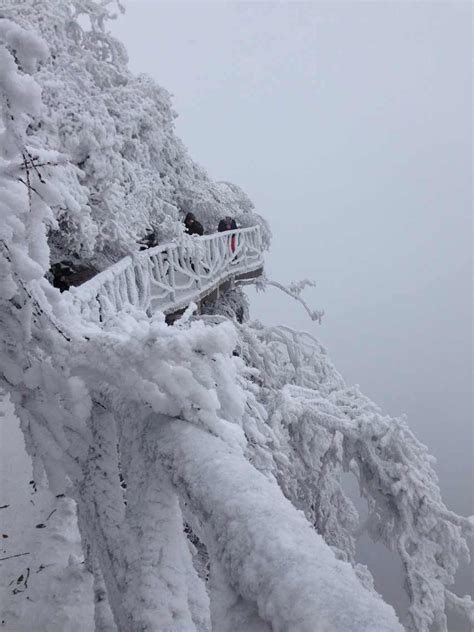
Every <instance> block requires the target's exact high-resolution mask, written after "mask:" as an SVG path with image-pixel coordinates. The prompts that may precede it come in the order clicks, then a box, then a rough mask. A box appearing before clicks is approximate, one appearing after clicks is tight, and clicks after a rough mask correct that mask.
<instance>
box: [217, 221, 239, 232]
mask: <svg viewBox="0 0 474 632" xmlns="http://www.w3.org/2000/svg"><path fill="white" fill-rule="evenodd" d="M217 230H218V231H219V232H220V233H223V232H224V231H225V230H237V224H236V223H235V219H232V218H231V217H224V219H221V221H220V222H219V226H218V227H217Z"/></svg>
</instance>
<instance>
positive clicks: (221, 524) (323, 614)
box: [148, 417, 403, 632]
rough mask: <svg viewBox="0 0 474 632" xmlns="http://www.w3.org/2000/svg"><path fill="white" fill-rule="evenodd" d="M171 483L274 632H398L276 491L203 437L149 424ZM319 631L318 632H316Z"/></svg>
mask: <svg viewBox="0 0 474 632" xmlns="http://www.w3.org/2000/svg"><path fill="white" fill-rule="evenodd" d="M154 422H155V428H154V429H153V431H152V430H151V428H150V434H149V437H148V441H149V442H150V441H155V448H154V450H155V454H156V457H157V458H161V459H164V463H165V464H166V465H167V467H168V471H169V472H170V474H171V476H172V480H173V481H174V482H175V484H176V485H177V487H178V489H180V490H181V492H182V493H183V494H184V497H185V498H187V499H188V500H189V501H190V502H191V504H192V506H193V509H194V512H195V513H196V514H197V515H198V516H199V518H200V519H201V520H202V521H203V522H204V523H205V525H206V529H207V532H208V533H210V534H211V537H212V538H213V541H214V545H215V547H216V551H217V556H218V559H219V562H220V564H221V565H222V566H223V568H224V569H225V572H226V576H227V577H228V578H229V581H230V583H231V585H232V586H233V587H234V589H235V590H237V592H238V593H239V594H240V595H241V596H242V597H243V598H244V599H245V600H246V601H247V602H250V603H255V604H256V608H257V610H258V613H259V615H260V616H261V618H262V619H263V620H264V621H266V622H267V623H269V624H270V626H271V629H272V630H274V631H275V632H286V631H288V630H292V632H312V631H314V630H315V629H318V630H328V631H329V630H330V631H331V632H353V631H354V630H364V632H385V631H387V632H388V631H395V630H397V631H401V630H402V629H403V628H402V626H401V625H400V624H399V623H398V621H397V619H396V616H395V613H394V612H393V610H392V609H391V608H390V607H389V606H387V605H386V604H384V603H383V602H382V601H381V600H380V599H379V598H378V597H377V596H376V595H375V594H374V593H372V592H369V591H368V590H366V589H365V588H363V587H362V585H361V584H360V583H359V581H358V579H357V578H356V575H355V573H354V571H353V569H352V568H351V566H350V565H349V564H347V563H343V562H339V561H338V560H337V559H336V558H335V556H334V554H333V553H332V551H331V550H330V549H329V547H328V546H327V545H326V544H325V543H324V541H323V539H322V538H321V536H319V535H318V534H317V533H316V532H315V531H314V529H312V527H311V525H310V524H309V523H308V522H307V521H306V519H305V518H304V516H303V515H302V514H301V513H299V512H298V511H296V509H295V508H294V507H293V506H292V505H291V503H290V502H289V501H288V500H286V499H285V498H284V496H283V495H282V493H281V491H280V489H279V487H278V486H277V485H276V484H275V483H271V482H269V481H268V479H267V478H266V477H265V476H263V475H262V474H260V473H259V472H258V471H257V470H255V469H254V468H253V467H252V466H251V465H250V464H249V463H248V462H247V461H245V460H243V459H242V457H241V455H240V454H239V453H238V452H236V451H235V450H231V449H229V448H228V447H227V446H226V445H225V444H224V443H223V441H222V440H220V439H218V438H216V437H213V436H212V435H211V434H209V433H208V432H205V431H203V430H200V429H199V428H196V427H194V426H192V425H190V424H186V423H185V422H182V421H178V420H174V421H173V420H166V419H165V418H163V417H156V418H155V419H154ZM315 626H316V628H315Z"/></svg>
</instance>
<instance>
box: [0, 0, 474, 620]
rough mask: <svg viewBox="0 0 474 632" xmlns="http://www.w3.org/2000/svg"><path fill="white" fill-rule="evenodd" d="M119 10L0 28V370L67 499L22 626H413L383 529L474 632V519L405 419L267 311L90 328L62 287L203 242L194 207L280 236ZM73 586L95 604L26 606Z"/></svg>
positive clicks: (26, 18) (64, 14)
mask: <svg viewBox="0 0 474 632" xmlns="http://www.w3.org/2000/svg"><path fill="white" fill-rule="evenodd" d="M111 6H112V4H111V3H109V2H96V1H94V0H76V1H72V0H71V1H69V0H63V1H62V2H57V1H56V0H40V1H39V2H35V3H29V2H23V3H19V4H17V5H16V6H14V5H10V6H9V8H8V9H4V10H2V11H3V16H1V17H0V70H1V72H0V99H1V108H2V109H1V113H2V123H1V125H2V127H1V128H0V193H1V196H0V219H1V222H0V241H1V248H0V253H1V254H0V324H1V338H0V344H1V355H0V376H1V379H2V386H3V388H4V389H5V390H7V391H8V392H9V393H10V397H11V400H12V402H13V404H14V406H15V412H16V414H17V415H18V417H19V418H20V421H21V429H22V431H23V436H24V440H25V445H26V449H27V452H28V454H29V455H30V456H31V458H32V466H33V474H32V480H33V481H35V484H36V485H38V486H40V485H42V486H47V488H48V490H47V491H46V490H43V491H41V492H39V493H40V494H41V496H38V497H37V498H38V503H39V505H40V507H41V511H44V510H46V508H50V509H49V511H48V512H47V513H48V515H47V517H46V519H45V521H44V524H45V527H44V528H41V529H40V530H39V531H38V532H37V533H38V534H43V533H44V536H42V538H43V539H39V540H38V538H39V536H38V537H36V536H37V533H36V532H35V538H34V540H36V541H37V542H38V544H37V545H36V544H34V542H32V541H31V540H30V542H32V544H33V546H37V548H38V549H39V548H41V554H39V553H38V552H37V551H36V552H35V557H34V564H35V565H32V566H31V567H28V568H29V569H30V570H29V575H28V586H26V587H25V590H23V589H22V590H16V591H15V590H14V589H17V588H18V586H20V587H22V588H23V587H24V580H25V574H24V573H21V575H22V579H21V580H19V577H20V574H18V575H17V576H15V573H12V572H10V571H8V573H5V572H3V571H2V583H3V586H2V590H3V593H2V595H3V597H4V598H5V599H4V600H5V602H6V607H4V609H3V612H4V614H3V617H2V619H3V620H4V621H5V625H6V626H9V625H10V626H13V627H10V628H8V627H7V629H16V630H25V632H26V630H30V629H31V622H32V621H33V620H35V618H36V621H38V622H39V623H38V625H39V626H40V627H39V628H38V629H41V630H45V631H46V630H48V632H56V631H57V632H59V630H61V632H64V631H65V630H69V629H71V630H73V629H74V630H76V629H79V628H77V627H74V618H75V617H77V616H79V615H77V614H76V613H77V604H78V603H79V604H80V603H82V604H84V612H85V613H87V616H88V617H89V618H88V619H87V618H86V617H84V619H81V624H84V622H85V621H86V620H87V621H91V616H92V615H91V604H92V603H94V615H93V616H94V621H95V623H94V625H95V629H96V630H100V631H105V630H110V631H112V630H119V631H120V632H125V631H126V632H129V631H132V630H133V631H135V630H137V631H138V630H156V631H158V630H160V631H163V630H169V631H178V630H180V631H183V632H191V631H192V630H210V629H213V630H216V631H218V632H225V631H226V630H228V631H229V632H230V631H231V630H232V631H235V630H242V631H243V630H246V631H253V630H254V631H257V630H258V631H262V632H263V631H266V630H281V631H288V630H292V631H294V632H299V631H301V632H309V631H314V630H320V631H321V632H322V631H326V630H328V631H329V630H330V631H331V632H349V631H351V632H353V630H355V629H356V630H361V631H362V630H364V631H366V632H369V631H373V632H383V631H384V630H387V631H389V630H390V631H395V630H401V629H402V626H401V624H400V623H399V622H398V620H397V618H396V616H395V613H394V612H393V610H392V609H391V608H390V607H389V606H388V605H387V604H384V602H383V601H382V600H381V599H380V597H379V596H378V595H377V594H376V592H375V591H374V590H373V586H372V580H371V575H370V571H369V569H367V568H365V567H362V566H360V565H358V564H356V562H355V559H354V551H355V542H356V538H357V535H358V533H360V532H361V531H362V530H364V529H365V530H367V531H368V532H369V534H370V535H371V536H372V537H373V538H375V539H378V540H381V541H382V542H384V543H385V544H386V545H387V546H388V547H390V548H391V549H394V550H396V551H397V552H398V553H399V555H400V557H401V560H402V563H403V567H404V572H405V579H406V587H407V592H408V595H409V598H410V603H411V608H410V612H409V615H408V617H407V620H406V622H404V625H405V626H406V628H407V629H409V630H412V631H416V632H428V631H429V630H430V629H436V630H440V631H442V630H447V627H446V615H445V609H446V608H447V607H453V608H455V609H458V610H460V611H464V612H465V613H466V614H467V616H468V617H470V620H471V621H472V620H473V617H474V614H473V608H472V603H471V602H470V600H469V599H468V598H465V599H463V600H461V599H459V598H458V597H456V596H455V595H453V594H452V593H451V592H450V591H449V589H448V588H447V587H448V586H449V584H450V583H451V582H452V580H453V577H454V574H455V572H456V570H457V567H458V563H459V561H460V560H461V559H463V558H466V557H467V555H468V551H467V547H466V543H465V537H466V536H467V535H472V532H473V530H474V524H473V521H472V520H469V519H466V518H462V517H459V516H457V515H455V514H453V513H452V512H450V511H449V510H448V509H447V508H446V507H445V505H444V504H443V501H442V499H441V496H440V492H439V488H438V484H437V480H436V475H435V473H434V470H433V467H432V458H431V457H430V456H429V454H428V451H427V449H426V447H425V446H423V445H421V444H420V443H419V442H418V441H417V439H416V438H415V437H414V436H413V434H412V433H411V431H410V429H409V427H408V425H407V423H406V421H405V420H404V419H395V418H390V417H387V416H384V415H383V414H382V413H381V411H380V410H379V409H378V407H377V406H376V405H375V404H374V403H373V402H371V401H370V400H368V399H367V398H366V397H364V396H363V394H362V393H360V392H359V390H358V389H357V388H351V387H347V385H346V384H345V383H344V381H343V379H342V377H341V376H340V375H339V373H338V372H337V371H336V369H335V368H334V367H333V365H332V364H331V362H330V360H329V358H328V357H327V354H326V352H325V350H324V348H323V347H322V346H321V345H320V343H319V342H318V341H317V340H315V339H314V338H312V337H311V336H309V335H308V334H304V333H299V332H295V331H292V330H290V329H288V328H286V327H285V326H284V325H282V326H280V327H271V328H270V327H265V326H263V325H261V324H260V323H258V322H252V321H249V320H248V317H247V305H246V301H245V298H244V297H243V295H242V293H241V291H240V290H232V291H231V292H229V293H228V294H227V295H225V296H224V297H222V298H221V299H219V300H218V301H217V303H216V304H215V305H214V306H213V307H209V306H208V307H207V310H206V311H207V314H203V315H201V316H200V317H194V318H193V317H192V315H191V314H190V313H187V314H186V317H185V318H183V319H182V320H181V322H178V323H177V324H176V325H175V326H173V327H168V326H167V325H166V323H165V321H164V317H163V314H161V313H160V312H159V311H157V312H155V313H154V314H153V315H152V316H151V317H150V315H147V314H146V313H144V312H143V311H141V310H140V309H139V308H138V306H134V305H133V304H132V305H129V306H128V307H127V309H126V310H122V311H118V312H117V313H115V314H113V315H112V316H111V317H110V318H109V319H108V320H107V322H105V323H98V324H95V325H93V326H92V325H91V326H88V328H87V332H85V330H84V327H83V323H82V322H81V319H80V317H79V316H78V314H77V312H76V311H74V310H73V309H72V308H71V303H70V301H68V300H67V299H66V297H65V296H64V295H61V294H60V293H59V292H58V291H57V290H56V289H55V288H53V287H52V286H51V285H50V283H49V281H48V279H47V277H46V276H45V275H47V273H48V270H49V268H50V266H51V263H54V262H56V261H59V260H61V259H64V258H68V259H75V260H77V261H81V262H84V261H85V262H88V263H91V264H93V265H95V266H97V267H99V268H100V267H106V266H107V265H108V264H109V263H110V262H112V261H116V260H117V259H118V258H120V257H121V256H122V255H123V254H128V253H129V252H133V251H134V250H136V249H137V245H136V242H137V240H138V239H139V238H140V237H142V236H143V235H144V234H145V233H146V231H147V230H150V229H151V228H153V229H154V230H156V231H157V233H158V238H159V240H161V241H163V240H170V239H175V240H180V239H182V237H181V235H182V232H183V226H182V214H183V213H184V212H186V211H190V210H191V211H194V212H196V214H198V215H199V217H200V219H202V221H203V223H204V226H205V228H207V230H214V229H215V226H216V224H217V220H218V219H219V218H220V217H222V215H225V214H231V215H233V216H234V217H236V219H237V220H238V221H239V223H240V224H241V225H243V226H245V225H253V224H255V223H259V224H260V225H261V227H262V230H263V233H264V237H265V244H266V245H268V244H269V233H268V229H267V227H266V222H265V221H264V220H262V219H261V218H260V217H259V216H258V215H257V214H256V213H255V212H254V210H253V207H252V204H251V202H250V201H249V200H248V198H247V197H246V196H245V194H244V193H243V192H241V191H240V189H238V187H236V186H234V185H230V184H228V183H213V182H212V181H210V180H209V179H208V177H207V176H206V174H205V173H204V172H203V170H202V169H200V168H199V167H197V166H196V164H195V163H193V162H192V160H191V159H190V158H189V156H188V155H187V153H186V150H185V149H184V147H183V146H182V144H181V143H180V142H179V140H178V139H177V138H176V137H175V135H174V131H173V126H172V121H173V116H174V115H173V113H172V110H171V107H170V100H169V96H168V95H167V93H166V92H165V91H164V90H163V89H161V88H159V87H158V86H156V85H155V84H154V83H153V82H151V81H150V80H149V79H147V78H144V77H134V76H132V75H131V74H130V73H129V72H128V70H127V68H126V54H125V52H124V50H123V48H122V46H121V45H120V44H119V43H118V42H116V41H115V40H114V39H113V38H111V37H110V36H109V35H108V34H107V32H106V30H105V29H106V23H107V22H106V18H107V15H108V11H109V8H110V7H111ZM235 315H238V316H239V318H238V319H237V318H235ZM237 321H242V322H237ZM348 471H349V472H351V473H352V474H353V475H354V476H355V477H356V479H357V480H358V482H359V486H360V490H361V493H362V495H363V496H364V497H365V498H366V500H367V504H368V518H367V520H366V521H365V523H364V524H362V525H361V524H359V522H360V520H359V516H358V514H357V511H356V509H355V507H354V506H353V504H352V502H351V501H350V498H349V497H348V496H347V494H346V493H345V491H344V488H343V485H342V478H343V474H344V472H348ZM63 494H64V495H65V497H64V498H63ZM7 504H8V503H7ZM8 509H9V508H6V509H5V510H2V511H8ZM53 509H55V510H56V511H55V512H54V513H51V512H52V511H53ZM75 510H77V527H78V533H79V534H80V538H81V540H80V542H81V550H80V552H78V551H77V546H78V543H77V538H76V537H75V536H74V533H73V531H74V524H75V516H74V511H75ZM40 513H41V512H40ZM49 514H50V515H49ZM61 525H62V526H63V528H64V530H65V535H64V536H63V538H62V539H61V537H62V536H61ZM55 538H59V540H60V541H61V547H58V548H57V550H54V546H53V545H52V542H54V539H55ZM68 546H69V547H71V554H72V555H73V557H72V558H71V559H70V560H69V561H68V562H67V563H66V561H65V555H66V551H67V548H68ZM74 556H75V557H74ZM80 556H82V558H81V557H80ZM5 557H8V556H5ZM14 559H20V558H14ZM48 559H50V563H51V564H54V565H55V567H54V572H53V571H51V570H50V571H47V569H41V571H39V572H38V569H39V567H40V566H44V565H45V564H48ZM7 561H9V562H10V561H11V560H7ZM23 562H24V560H22V562H21V563H22V564H23ZM36 562H38V564H36ZM82 562H84V563H83V564H82ZM2 568H3V569H4V568H6V567H5V566H3V567H2ZM10 568H11V567H10ZM15 568H16V567H15ZM33 570H34V574H33ZM43 571H44V572H43ZM62 578H63V579H64V581H66V579H67V581H68V585H70V586H73V587H74V591H75V593H74V594H75V595H76V596H77V599H76V600H71V595H70V594H69V593H68V594H65V591H64V590H59V588H58V589H54V591H55V592H54V595H55V599H56V604H54V603H51V606H50V607H49V606H47V607H43V608H42V610H41V612H40V611H39V610H38V611H37V610H36V609H35V606H34V605H32V603H26V602H27V601H28V600H30V601H32V602H33V604H34V603H35V596H36V598H39V597H41V595H44V594H50V593H48V590H49V588H47V587H46V588H45V585H44V584H47V586H49V587H50V586H52V585H53V584H54V585H56V586H60V584H61V579H62ZM11 579H12V580H13V586H14V589H13V588H12V585H11V584H10V580H11ZM15 582H16V583H15ZM48 582H50V584H49V583H48ZM38 596H39V597H38ZM87 604H88V605H87ZM2 606H3V604H2ZM56 606H57V607H56ZM58 612H60V614H61V617H59V619H58V617H57V615H58ZM48 617H50V618H48ZM55 617H56V618H55ZM58 621H59V622H58ZM91 625H92V624H91ZM15 626H16V627H15ZM61 626H62V627H61ZM69 626H70V627H69ZM85 629H87V628H85ZM91 629H92V628H91Z"/></svg>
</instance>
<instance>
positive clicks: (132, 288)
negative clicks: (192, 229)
mask: <svg viewBox="0 0 474 632" xmlns="http://www.w3.org/2000/svg"><path fill="white" fill-rule="evenodd" d="M262 266H263V248H262V239H261V234H260V227H259V226H251V227H250V228H241V229H238V230H234V231H226V232H223V233H214V234H212V235H204V236H203V237H187V236H185V237H184V238H183V240H182V241H181V242H180V243H170V244H163V245H161V246H156V247H155V248H150V249H149V250H145V251H143V252H140V253H137V254H134V255H129V256H127V257H124V258H123V259H121V260H120V261H118V262H117V263H116V264H114V265H112V266H111V267H110V268H107V269H106V270H104V271H103V272H100V273H99V274H97V275H96V276H95V277H94V278H93V279H91V280H90V281H87V282H86V283H84V284H83V285H81V286H79V287H73V288H71V289H70V291H69V293H70V295H71V296H72V299H73V303H74V304H75V305H76V307H77V308H78V309H79V310H80V312H81V315H82V317H83V318H84V319H86V320H92V321H94V322H97V323H99V322H103V321H105V320H107V318H108V317H110V316H112V315H113V314H116V313H117V312H119V311H120V310H122V309H124V308H127V307H128V306H133V307H136V308H138V309H141V310H144V311H150V310H151V311H153V310H155V309H159V310H160V311H162V312H164V313H165V314H170V313H173V312H176V311H178V310H180V309H183V308H185V307H186V306H187V305H189V303H190V302H191V301H193V302H196V303H198V302H199V301H200V300H201V299H202V298H204V297H205V296H207V295H208V294H210V293H211V292H213V291H214V290H215V289H216V288H218V287H219V286H220V285H221V284H222V283H224V282H225V281H227V280H229V279H236V278H238V277H239V276H240V275H245V274H249V273H252V272H257V271H258V270H260V269H261V268H262Z"/></svg>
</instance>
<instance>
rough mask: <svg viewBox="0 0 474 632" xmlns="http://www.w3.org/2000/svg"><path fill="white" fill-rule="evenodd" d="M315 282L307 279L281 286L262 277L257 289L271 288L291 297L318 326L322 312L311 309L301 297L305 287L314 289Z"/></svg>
mask: <svg viewBox="0 0 474 632" xmlns="http://www.w3.org/2000/svg"><path fill="white" fill-rule="evenodd" d="M315 285H316V284H315V282H314V281H310V280H309V279H304V280H302V281H293V282H292V283H290V285H283V284H282V283H278V281H272V280H271V279H268V278H267V277H264V278H263V279H261V280H260V281H259V282H258V283H257V289H260V290H264V289H265V287H266V286H273V287H276V288H278V289H279V290H281V291H282V292H284V293H285V294H288V296H291V298H293V299H295V301H298V303H300V304H301V305H302V306H303V307H304V309H305V310H306V312H307V314H308V316H309V317H310V318H311V320H316V321H317V322H318V323H319V324H321V320H322V317H323V316H324V311H322V310H316V309H311V307H310V306H309V305H308V303H307V302H306V301H305V300H304V298H303V297H302V296H301V293H302V291H303V290H304V288H305V287H315Z"/></svg>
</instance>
